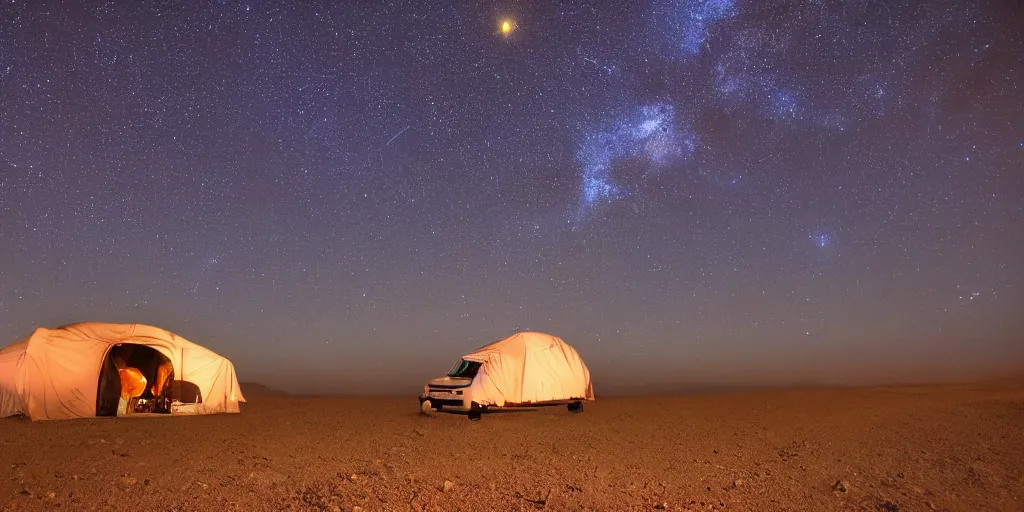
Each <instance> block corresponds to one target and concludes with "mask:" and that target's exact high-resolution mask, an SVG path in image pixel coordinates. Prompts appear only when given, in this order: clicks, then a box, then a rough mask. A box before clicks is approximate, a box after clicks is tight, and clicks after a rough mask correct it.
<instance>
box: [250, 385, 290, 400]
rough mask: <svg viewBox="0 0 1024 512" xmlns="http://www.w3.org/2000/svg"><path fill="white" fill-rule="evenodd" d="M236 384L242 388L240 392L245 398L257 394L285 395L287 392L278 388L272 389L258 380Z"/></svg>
mask: <svg viewBox="0 0 1024 512" xmlns="http://www.w3.org/2000/svg"><path fill="white" fill-rule="evenodd" d="M238 386H239V387H241V388H242V394H243V395H245V397H246V398H249V397H257V396H287V395H288V393H287V392H285V391H281V390H279V389H274V388H271V387H268V386H265V385H263V384H260V383H258V382H240V383H238Z"/></svg>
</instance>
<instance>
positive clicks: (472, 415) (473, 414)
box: [468, 411, 481, 421]
mask: <svg viewBox="0 0 1024 512" xmlns="http://www.w3.org/2000/svg"><path fill="white" fill-rule="evenodd" d="M468 416H469V421H480V417H481V416H480V411H469V414H468Z"/></svg>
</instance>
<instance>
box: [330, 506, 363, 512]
mask: <svg viewBox="0 0 1024 512" xmlns="http://www.w3.org/2000/svg"><path fill="white" fill-rule="evenodd" d="M356 508H359V507H356ZM352 510H355V508H354V509H352ZM331 512H341V507H339V506H337V505H335V506H333V507H331Z"/></svg>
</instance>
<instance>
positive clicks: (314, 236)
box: [0, 0, 1024, 394]
mask: <svg viewBox="0 0 1024 512" xmlns="http://www.w3.org/2000/svg"><path fill="white" fill-rule="evenodd" d="M617 4H621V5H617ZM505 22H508V24H507V25H505V28H506V29H507V30H502V28H503V24H504V23H505ZM1021 27H1024V8H1022V7H1021V6H1020V4H1019V3H1018V2H1014V1H1008V2H983V1H978V2H964V1H953V0H949V1H936V2H921V3H920V5H919V4H918V2H909V1H892V2H890V1H879V2H866V1H851V2H819V1H810V2H799V1H798V2H789V1H776V0H772V1H754V0H747V1H741V0H736V1H732V0H706V1H699V0H651V1H637V2H601V3H593V4H589V3H587V4H585V3H583V2H564V3H556V2H547V1H537V2H504V3H494V4H491V3H487V2H450V3H445V2H431V1H419V0H410V1H405V2H349V3H342V2H326V1H324V2H319V1H314V0H306V1H298V2H278V3H271V2H265V3H264V2H258V1H255V0H253V1H249V2H246V1H226V0H225V1H210V0H207V1H194V2H193V1H177V2H147V3H143V2H113V1H109V2H78V1H75V2H72V1H69V2H63V3H61V2H49V1H42V0H40V1H34V0H33V1H20V0H16V1H11V0H5V1H4V2H3V4H2V5H0V343H2V344H6V343H9V342H12V341H14V340H16V339H19V338H21V337H24V336H26V335H28V334H29V333H31V331H32V330H33V329H34V328H36V327H39V326H45V327H55V326H58V325H63V324H67V323H72V322H80V321H104V322H125V323H135V322H138V323H147V324H152V325H157V326H160V327H163V328H165V329H168V330H170V331H173V332H176V333H178V334H181V335H182V336H185V337H187V338H189V339H191V340H192V341H195V342H197V343H200V344H202V345H205V346H207V347H209V348H211V349H213V350H215V351H217V352H219V353H221V354H222V355H225V356H226V357H229V358H230V359H232V360H233V361H234V363H235V365H236V368H237V370H238V372H239V377H240V380H243V381H253V380H255V381H261V382H264V383H267V384H270V385H274V386H277V387H282V388H286V389H289V390H293V391H304V390H305V391H310V390H313V391H316V390H320V391H324V390H328V391H335V390H337V391H346V390H354V391H365V390H366V389H367V388H368V387H372V386H378V388H377V390H383V391H387V392H408V393H417V392H419V391H420V389H422V388H421V387H422V383H423V380H424V379H425V378H427V377H431V376H436V375H437V374H442V373H444V372H445V371H446V370H448V369H449V367H450V366H451V365H452V364H453V363H454V362H455V360H456V358H457V357H458V356H459V355H461V354H463V353H466V352H469V351H471V350H472V349H474V348H476V347H478V346H480V345H483V344H485V343H488V342H490V341H493V340H496V339H498V338H502V337H505V336H507V335H510V334H512V333H514V332H516V331H519V330H539V331H543V332H549V333H551V334H555V335H558V336H560V337H562V338H563V339H565V340H566V341H567V342H569V343H570V344H572V345H573V346H575V347H576V348H577V349H578V350H579V351H580V353H581V355H582V356H583V358H584V360H585V361H586V362H587V364H588V365H589V366H590V369H591V371H592V373H593V377H594V384H595V390H596V391H597V392H598V393H599V394H600V393H602V392H607V391H615V390H625V391H630V390H637V389H648V390H653V389H656V388H658V387H659V386H666V385H669V384H670V383H677V384H678V383H695V382H703V383H710V382H715V383H732V384H736V383H757V382H780V381H790V382H810V381H818V382H826V381H827V382H853V381H866V380H886V381H898V380H906V379H933V378H940V377H941V378H945V377H949V376H953V375H954V374H955V375H960V374H962V373H964V372H967V371H980V370H982V369H984V370H986V371H996V370H999V371H1002V370H1005V369H1006V368H1009V367H1011V366H1013V364H1015V363H1018V362H1021V361H1024V335H1022V333H1024V282H1022V276H1024V90H1022V89H1021V87H1022V86H1021V85H1020V84H1021V83H1022V80H1024V64H1022V61H1024V35H1022V34H1024V29H1022V28H1021Z"/></svg>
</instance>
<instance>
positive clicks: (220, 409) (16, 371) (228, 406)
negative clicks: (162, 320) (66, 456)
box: [0, 323, 245, 421]
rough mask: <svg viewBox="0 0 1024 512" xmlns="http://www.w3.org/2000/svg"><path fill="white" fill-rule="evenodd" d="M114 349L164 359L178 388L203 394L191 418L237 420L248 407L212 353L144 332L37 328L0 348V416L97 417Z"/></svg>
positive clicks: (135, 328) (129, 327)
mask: <svg viewBox="0 0 1024 512" xmlns="http://www.w3.org/2000/svg"><path fill="white" fill-rule="evenodd" d="M117 344H135V345H144V346H147V347H150V348H152V349H154V350H156V351H158V352H159V353H161V354H163V355H164V356H165V357H167V358H168V359H169V360H170V361H171V364H172V365H173V366H174V379H175V381H184V382H187V383H190V384H193V385H194V386H195V387H198V389H199V391H200V393H201V396H202V403H197V404H196V407H195V409H194V413H198V414H214V413H237V412H239V407H238V404H239V402H244V401H245V398H244V397H243V396H242V392H241V389H240V388H239V386H238V378H237V377H236V375H235V367H234V365H233V364H231V361H229V360H227V359H225V358H223V357H221V356H220V355H218V354H216V353H214V352H213V351H211V350H209V349H206V348H204V347H202V346H199V345H197V344H195V343H192V342H191V341H189V340H187V339H185V338H182V337H181V336H178V335H175V334H173V333H170V332H167V331H165V330H163V329H160V328H157V327H151V326H148V325H142V324H104V323H79V324H72V325H67V326H64V327H59V328H56V329H43V328H40V329H36V330H35V332H33V333H32V335H31V336H29V337H28V338H25V339H23V340H21V341H18V342H15V343H12V344H11V345H8V346H6V347H4V348H3V349H0V417H6V416H13V415H16V414H24V415H26V416H28V417H29V418H30V419H32V420H33V421H35V420H57V419H70V418H91V417H94V416H96V393H97V388H98V386H99V378H100V370H101V367H102V365H103V363H104V358H106V357H107V354H108V353H109V351H110V349H111V348H112V347H113V346H115V345H117Z"/></svg>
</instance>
